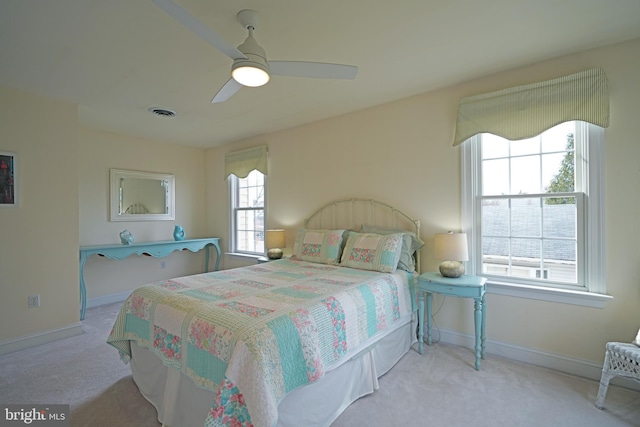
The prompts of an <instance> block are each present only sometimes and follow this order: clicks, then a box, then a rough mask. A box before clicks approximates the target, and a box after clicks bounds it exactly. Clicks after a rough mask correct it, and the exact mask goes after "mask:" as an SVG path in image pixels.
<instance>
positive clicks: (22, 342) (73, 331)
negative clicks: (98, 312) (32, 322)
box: [0, 322, 82, 356]
mask: <svg viewBox="0 0 640 427" xmlns="http://www.w3.org/2000/svg"><path fill="white" fill-rule="evenodd" d="M80 334H82V323H80V322H77V323H72V324H70V325H68V326H65V327H62V328H58V329H52V330H50V331H44V332H40V333H37V334H33V335H26V336H23V337H19V338H14V339H11V340H6V341H2V342H0V356H2V355H5V354H9V353H13V352H15V351H20V350H26V349H28V348H31V347H35V346H38V345H42V344H48V343H50V342H54V341H58V340H61V339H65V338H70V337H74V336H76V335H80Z"/></svg>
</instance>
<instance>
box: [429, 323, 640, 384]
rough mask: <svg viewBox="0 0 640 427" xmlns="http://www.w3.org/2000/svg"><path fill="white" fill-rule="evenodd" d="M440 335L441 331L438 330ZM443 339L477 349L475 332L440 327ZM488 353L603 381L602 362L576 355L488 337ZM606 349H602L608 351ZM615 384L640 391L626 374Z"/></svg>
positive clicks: (612, 382)
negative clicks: (576, 356)
mask: <svg viewBox="0 0 640 427" xmlns="http://www.w3.org/2000/svg"><path fill="white" fill-rule="evenodd" d="M434 332H435V334H436V338H437V333H438V332H436V331H434ZM439 332H440V341H441V342H444V343H447V344H454V345H459V346H461V347H466V348H470V349H473V348H475V342H476V341H475V340H476V339H475V336H472V335H465V334H461V333H459V332H454V331H448V330H442V329H440V330H439ZM486 344H487V348H486V351H487V354H488V355H489V354H492V355H495V356H501V357H506V358H508V359H513V360H517V361H518V362H524V363H530V364H532V365H536V366H541V367H543V368H548V369H553V370H555V371H560V372H564V373H567V374H571V375H575V376H578V377H582V378H587V379H590V380H594V381H598V382H599V381H600V375H601V374H602V365H601V364H598V363H594V362H590V361H587V360H580V359H575V358H571V357H567V356H562V355H559V354H553V353H547V352H544V351H540V350H536V349H533V348H528V347H523V346H517V345H513V344H506V343H502V342H498V341H492V340H487V343H486ZM425 345H426V344H425ZM604 351H605V349H604V348H603V349H602V354H603V355H604ZM611 384H614V385H619V386H622V387H626V388H630V389H633V390H639V391H640V383H638V382H636V381H632V380H630V379H627V378H623V377H614V378H613V379H612V380H611Z"/></svg>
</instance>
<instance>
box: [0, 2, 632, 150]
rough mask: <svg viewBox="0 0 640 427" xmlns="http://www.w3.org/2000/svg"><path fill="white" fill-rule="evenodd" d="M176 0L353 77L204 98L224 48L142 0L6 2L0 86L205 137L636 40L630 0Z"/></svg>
mask: <svg viewBox="0 0 640 427" xmlns="http://www.w3.org/2000/svg"><path fill="white" fill-rule="evenodd" d="M175 1H176V3H178V4H179V5H180V6H182V7H183V8H184V9H186V10H187V11H188V12H189V13H191V14H192V15H194V16H196V17H197V18H198V19H199V20H200V21H202V22H203V23H205V24H206V25H207V26H209V27H210V28H211V29H213V30H214V31H216V32H217V33H218V34H220V35H221V36H222V37H224V38H225V39H226V40H227V41H228V42H229V43H231V44H232V45H234V46H237V45H239V44H241V43H242V42H243V41H244V39H245V37H246V30H245V29H244V28H242V27H241V25H240V24H239V23H238V22H237V21H236V19H235V16H236V14H237V12H238V11H239V10H241V9H255V10H257V11H258V12H259V13H260V14H261V15H262V23H261V25H260V26H259V27H258V28H257V30H256V32H255V37H256V39H257V40H258V42H259V43H260V44H261V45H262V47H263V48H265V50H266V52H267V56H268V58H269V59H271V60H297V61H316V62H333V63H342V64H351V65H357V66H358V68H359V71H358V76H357V77H356V79H355V80H344V81H343V80H322V79H320V80H319V79H301V78H291V77H278V76H274V77H273V78H272V79H271V81H270V82H269V83H268V84H267V85H265V86H263V87H260V88H243V89H241V90H240V91H239V92H238V93H237V94H236V95H234V96H233V97H232V98H231V99H230V100H228V101H227V102H224V103H221V104H211V103H210V100H211V98H212V97H213V95H214V94H215V93H216V92H217V91H218V89H219V88H220V87H221V86H222V85H223V84H224V83H225V82H226V81H227V80H228V79H229V76H230V68H231V63H232V61H231V59H229V58H228V57H227V56H225V55H224V54H223V53H221V52H219V51H218V50H216V49H215V48H213V47H212V46H211V45H209V44H207V43H206V42H204V41H202V40H201V39H199V38H198V37H197V36H196V35H194V34H193V33H192V32H190V31H189V30H187V29H186V28H185V27H183V26H182V25H181V24H179V23H178V22H176V21H175V20H173V19H172V18H171V17H169V16H168V15H167V14H166V13H165V12H163V11H162V10H160V9H159V8H158V7H156V6H155V5H154V4H153V3H152V2H151V1H150V0H55V1H54V0H0V85H4V86H8V87H13V88H18V89H22V90H27V91H30V92H35V93H38V94H42V95H46V96H49V97H54V98H59V99H62V100H66V101H70V102H74V103H77V104H78V105H79V120H80V124H81V125H82V126H84V127H88V128H92V129H97V130H104V131H109V132H115V133H122V134H128V135H133V136H138V137H144V138H150V139H153V140H158V141H162V142H171V143H178V144H184V145H190V146H195V147H211V146H215V145H219V144H224V143H227V142H231V141H236V140H240V139H244V138H248V137H251V136H255V135H260V134H263V133H267V132H273V131H277V130H281V129H285V128H289V127H293V126H296V125H300V124H304V123H309V122H313V121H316V120H320V119H324V118H327V117H331V116H335V115H339V114H343V113H347V112H350V111H355V110H359V109H363V108H367V107H370V106H373V105H377V104H381V103H385V102H389V101H393V100H397V99H401V98H405V97H408V96H411V95H415V94H419V93H424V92H428V91H430V90H434V89H437V88H441V87H445V86H449V85H452V84H455V83H459V82H462V81H466V80H469V79H472V78H475V77H479V76H482V75H486V74H491V73H494V72H497V71H501V70H505V69H510V68H515V67H519V66H523V65H526V64H531V63H535V62H538V61H541V60H546V59H550V58H554V57H558V56H562V55H567V54H570V53H574V52H579V51H583V50H587V49H591V48H594V47H599V46H604V45H608V44H613V43H617V42H621V41H625V40H629V39H633V38H637V37H640V1H638V0H535V1H533V0H396V1H382V0H380V1H375V2H374V1H371V0H317V1H311V0H307V1H301V0H271V1H264V0H236V1H222V0H175ZM150 107H163V108H168V109H172V110H175V111H176V112H177V113H178V115H177V117H174V118H160V117H157V116H154V115H152V114H151V113H149V111H148V109H149V108H150Z"/></svg>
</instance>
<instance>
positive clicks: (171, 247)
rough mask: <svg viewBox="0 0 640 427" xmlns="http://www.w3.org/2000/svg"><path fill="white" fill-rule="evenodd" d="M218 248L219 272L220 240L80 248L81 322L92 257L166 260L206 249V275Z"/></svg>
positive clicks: (215, 238) (172, 241)
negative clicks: (87, 269) (86, 275)
mask: <svg viewBox="0 0 640 427" xmlns="http://www.w3.org/2000/svg"><path fill="white" fill-rule="evenodd" d="M210 246H213V247H214V248H216V253H217V257H216V265H215V267H214V268H213V270H214V271H218V268H219V267H220V254H221V252H220V238H219V237H211V238H208V239H189V240H180V241H174V240H167V241H162V242H141V243H132V244H130V245H99V246H80V320H84V316H85V313H86V309H87V289H86V287H85V283H84V264H85V262H86V261H87V258H89V257H90V256H91V255H102V256H105V257H107V258H109V259H115V260H120V259H125V258H127V257H128V256H130V255H134V254H135V255H150V256H152V257H155V258H164V257H166V256H168V255H169V254H171V253H172V252H173V251H181V250H184V249H187V250H190V251H191V252H198V251H200V250H202V249H203V248H204V250H205V262H204V270H205V273H206V272H208V271H209V256H210V254H209V247H210Z"/></svg>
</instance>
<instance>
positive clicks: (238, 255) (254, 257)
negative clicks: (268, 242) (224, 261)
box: [225, 252, 265, 261]
mask: <svg viewBox="0 0 640 427" xmlns="http://www.w3.org/2000/svg"><path fill="white" fill-rule="evenodd" d="M225 255H229V256H232V257H235V258H240V259H246V260H247V261H249V260H257V259H258V258H262V257H263V256H265V255H250V254H242V253H238V252H225Z"/></svg>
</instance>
